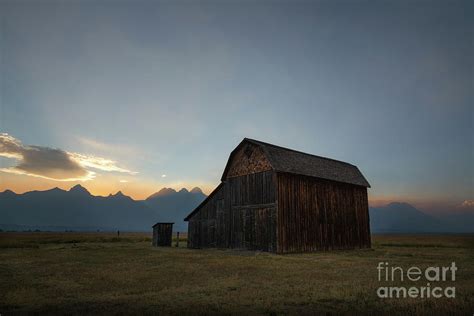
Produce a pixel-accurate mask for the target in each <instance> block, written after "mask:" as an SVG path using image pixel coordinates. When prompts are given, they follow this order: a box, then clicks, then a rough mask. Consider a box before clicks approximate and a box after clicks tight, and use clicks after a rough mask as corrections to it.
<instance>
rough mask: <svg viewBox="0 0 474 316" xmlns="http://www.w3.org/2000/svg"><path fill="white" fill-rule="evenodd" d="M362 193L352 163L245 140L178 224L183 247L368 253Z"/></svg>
mask: <svg viewBox="0 0 474 316" xmlns="http://www.w3.org/2000/svg"><path fill="white" fill-rule="evenodd" d="M367 188H370V185H369V183H368V182H367V180H366V179H365V178H364V176H363V175H362V173H361V172H360V171H359V169H358V168H357V167H356V166H354V165H351V164H349V163H346V162H342V161H337V160H334V159H329V158H324V157H320V156H315V155H311V154H307V153H303V152H300V151H296V150H292V149H288V148H284V147H280V146H276V145H272V144H268V143H264V142H261V141H257V140H253V139H248V138H245V139H244V140H243V141H242V142H241V143H240V144H239V145H238V146H237V147H236V148H235V149H234V150H233V151H232V153H231V154H230V156H229V159H228V161H227V165H226V166H225V169H224V172H223V174H222V178H221V183H220V184H219V185H218V186H217V188H216V189H215V190H214V191H213V192H212V193H211V194H210V195H209V196H208V197H207V198H206V199H205V200H204V201H203V202H202V203H201V204H200V205H199V206H198V207H197V208H196V209H194V210H193V211H192V212H191V213H190V214H189V215H188V216H187V217H186V218H185V219H184V220H185V221H188V247H189V248H236V249H249V250H260V251H269V252H274V253H293V252H312V251H323V250H332V249H354V248H370V245H371V241H370V226H369V211H368V199H367Z"/></svg>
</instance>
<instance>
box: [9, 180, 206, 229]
mask: <svg viewBox="0 0 474 316" xmlns="http://www.w3.org/2000/svg"><path fill="white" fill-rule="evenodd" d="M205 198H206V195H205V194H204V193H203V192H202V191H201V189H200V188H194V189H192V190H191V191H188V190H186V189H181V190H180V191H178V192H177V191H175V190H174V189H170V188H163V189H161V190H160V191H158V192H156V193H154V194H152V195H151V196H149V197H148V198H147V199H146V200H133V199H132V198H131V197H129V196H126V195H124V194H123V193H122V192H120V191H119V192H117V193H116V194H113V195H112V194H110V195H109V196H107V197H103V196H94V195H92V194H90V193H89V191H87V189H86V188H84V187H83V186H81V185H76V186H74V187H72V188H71V189H70V190H69V191H66V190H62V189H59V188H54V189H51V190H47V191H31V192H26V193H23V194H16V193H14V192H12V191H10V190H6V191H4V192H2V193H0V229H3V230H21V229H22V228H23V229H27V228H28V229H31V228H34V229H44V227H46V226H47V227H49V229H50V230H65V229H70V230H117V229H121V230H127V231H149V230H150V229H151V226H152V225H153V224H154V223H156V222H158V221H163V222H175V226H174V230H175V231H186V230H187V223H186V222H184V221H183V218H184V217H185V216H186V215H187V214H188V213H190V212H191V211H192V210H193V209H194V208H195V207H196V206H197V205H199V203H201V202H202V201H203V200H204V199H205ZM55 227H57V228H58V229H54V228H55ZM86 228H88V229H86Z"/></svg>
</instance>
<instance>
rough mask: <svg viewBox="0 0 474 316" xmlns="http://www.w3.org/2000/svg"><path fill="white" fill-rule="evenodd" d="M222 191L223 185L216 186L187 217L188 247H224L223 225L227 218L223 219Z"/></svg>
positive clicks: (224, 234)
mask: <svg viewBox="0 0 474 316" xmlns="http://www.w3.org/2000/svg"><path fill="white" fill-rule="evenodd" d="M224 192H225V185H224V186H221V187H220V188H218V189H217V191H216V192H215V193H214V194H213V195H212V196H211V197H210V198H209V199H208V200H207V202H206V203H205V204H204V205H203V206H202V207H201V209H200V210H199V211H198V212H196V213H195V214H194V215H193V216H192V217H191V218H189V221H188V247H189V248H206V247H218V246H219V247H225V244H226V243H227V240H226V237H225V236H226V228H225V227H226V222H228V221H229V220H228V219H227V220H224V216H225V212H224V206H223V205H224ZM217 241H219V244H218V242H217Z"/></svg>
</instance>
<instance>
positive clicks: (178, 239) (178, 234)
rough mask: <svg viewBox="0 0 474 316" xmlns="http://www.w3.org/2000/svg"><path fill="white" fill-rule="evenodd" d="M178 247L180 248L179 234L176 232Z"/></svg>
mask: <svg viewBox="0 0 474 316" xmlns="http://www.w3.org/2000/svg"><path fill="white" fill-rule="evenodd" d="M176 247H179V232H176Z"/></svg>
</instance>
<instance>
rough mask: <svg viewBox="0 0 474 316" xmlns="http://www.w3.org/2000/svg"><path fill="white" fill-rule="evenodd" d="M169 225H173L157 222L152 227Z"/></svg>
mask: <svg viewBox="0 0 474 316" xmlns="http://www.w3.org/2000/svg"><path fill="white" fill-rule="evenodd" d="M170 224H171V225H173V224H174V223H171V222H158V223H156V224H155V225H153V226H152V227H156V226H158V225H170Z"/></svg>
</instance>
